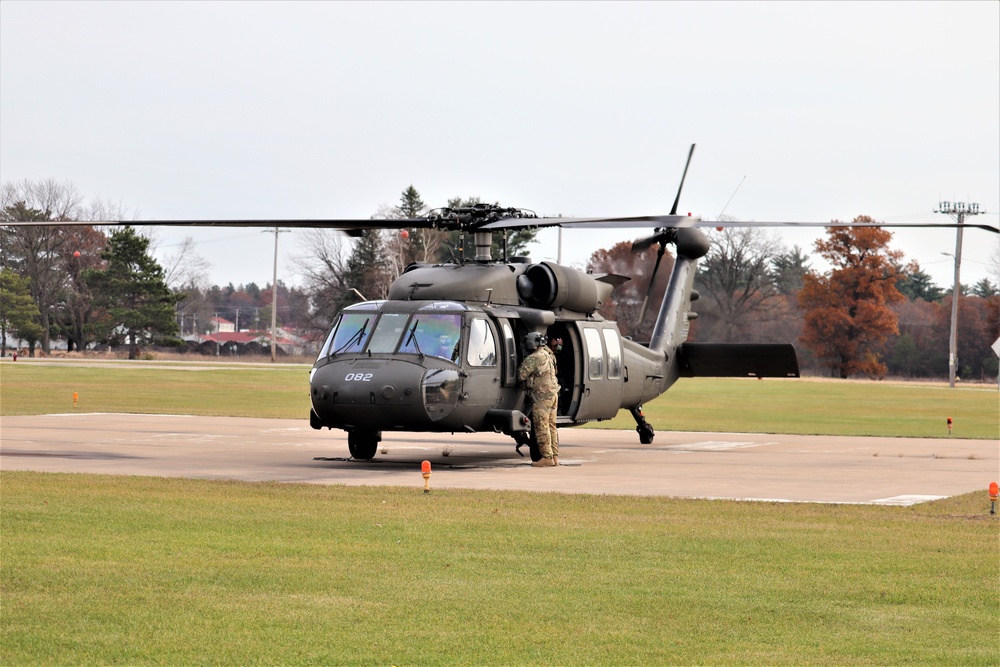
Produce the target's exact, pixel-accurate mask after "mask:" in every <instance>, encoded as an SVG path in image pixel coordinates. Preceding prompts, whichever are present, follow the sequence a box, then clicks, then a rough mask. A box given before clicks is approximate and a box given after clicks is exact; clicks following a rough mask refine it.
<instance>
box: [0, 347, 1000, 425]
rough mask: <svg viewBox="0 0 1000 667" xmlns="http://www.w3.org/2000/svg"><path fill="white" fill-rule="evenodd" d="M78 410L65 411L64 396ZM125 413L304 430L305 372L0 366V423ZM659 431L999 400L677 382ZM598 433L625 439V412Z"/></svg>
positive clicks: (657, 412) (937, 419) (843, 419)
mask: <svg viewBox="0 0 1000 667" xmlns="http://www.w3.org/2000/svg"><path fill="white" fill-rule="evenodd" d="M74 393H76V394H77V397H78V402H77V405H76V407H74V405H73V394H74ZM74 409H75V410H79V411H81V412H132V413H165V414H195V415H217V416H233V417H266V418H289V419H308V416H309V367H308V366H306V365H301V366H291V365H278V366H268V365H245V366H244V365H234V364H226V365H210V364H204V365H194V364H191V365H177V366H164V365H162V364H144V363H141V362H140V363H134V364H104V365H99V366H98V367H85V366H78V365H59V364H54V365H41V364H37V363H31V362H17V363H12V362H9V361H5V362H4V363H2V364H0V415H19V414H45V413H62V412H72V411H73V410H74ZM644 409H645V413H646V417H647V419H648V420H649V421H650V423H652V424H653V426H654V427H655V428H656V429H657V430H661V431H666V430H674V431H721V432H745V433H799V434H807V435H859V436H907V437H932V438H937V437H949V433H948V429H947V419H948V417H951V418H952V420H953V423H954V429H953V434H952V436H951V437H964V438H980V439H988V438H998V437H1000V394H998V392H997V390H996V387H994V386H990V385H969V386H962V387H957V388H955V389H949V388H948V387H947V386H946V385H943V384H935V383H918V382H912V383H909V382H867V381H844V380H817V379H799V380H775V379H768V380H751V379H732V378H695V379H681V380H679V381H678V382H677V383H676V384H675V385H674V386H673V387H672V388H671V389H670V390H669V391H668V392H667V393H665V394H663V395H662V396H661V397H659V398H658V399H656V400H654V401H652V402H650V403H649V404H647V405H646V406H644ZM591 426H593V427H597V428H621V429H634V428H635V421H634V420H633V419H632V417H631V415H629V413H628V411H622V412H620V413H619V416H618V417H617V418H615V419H613V420H609V421H606V422H598V423H594V424H591Z"/></svg>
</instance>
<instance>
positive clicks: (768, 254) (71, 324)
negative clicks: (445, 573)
mask: <svg viewBox="0 0 1000 667" xmlns="http://www.w3.org/2000/svg"><path fill="white" fill-rule="evenodd" d="M477 203H480V200H479V198H478V197H467V198H462V197H455V198H453V199H451V200H450V201H449V202H448V206H449V207H450V208H459V207H464V206H471V205H475V204H477ZM0 204H2V206H0V225H2V223H3V222H4V221H22V220H23V221H51V222H53V223H58V222H61V221H70V220H88V219H91V220H108V219H117V220H123V219H126V218H127V212H124V211H121V210H120V209H118V208H116V207H115V206H113V205H109V204H107V203H102V202H96V203H92V204H89V205H85V204H84V203H83V198H82V197H81V196H80V195H79V194H78V193H77V192H76V190H75V188H73V186H72V185H69V184H59V183H55V182H53V181H44V182H31V181H24V182H21V183H15V184H10V183H8V184H4V186H3V190H2V201H0ZM427 214H428V207H427V206H426V205H425V204H424V202H423V201H422V199H421V197H420V194H419V192H418V191H417V189H416V188H415V187H414V186H413V185H410V186H408V187H407V188H405V189H404V190H403V191H402V193H401V194H400V197H399V201H398V203H397V204H396V205H394V206H382V207H380V208H379V209H377V210H376V212H375V213H374V215H373V216H372V217H373V219H376V220H377V219H400V218H415V217H422V216H425V215H427ZM855 221H856V222H874V220H873V219H872V218H870V217H867V216H859V217H858V218H856V219H855ZM149 236H150V235H149V232H148V231H147V232H146V233H145V234H143V233H140V231H139V230H137V229H136V228H132V227H123V228H116V229H114V230H113V231H111V232H110V234H106V233H105V232H104V231H102V229H100V228H95V227H90V226H58V225H57V224H56V225H53V226H43V227H10V226H0V329H2V331H0V333H2V334H6V333H16V334H17V335H18V336H19V337H20V338H21V339H23V340H25V341H28V342H29V345H30V346H31V347H34V346H35V345H36V344H37V345H38V346H39V347H41V349H42V350H43V351H45V352H46V353H47V352H48V351H49V349H50V345H51V340H52V339H53V338H61V339H64V340H66V341H67V343H68V346H69V349H71V350H72V349H85V348H87V347H89V346H92V345H93V344H95V343H102V344H108V345H127V346H128V348H129V352H130V356H133V355H135V354H137V353H138V350H139V348H140V347H141V346H143V345H178V344H180V342H181V341H180V338H179V337H180V336H182V335H189V334H200V333H205V332H207V331H209V330H211V321H212V319H213V318H216V317H218V318H223V319H226V320H229V321H231V322H233V323H235V324H236V325H237V327H238V329H264V328H266V327H267V326H268V325H269V322H270V318H271V310H272V308H274V307H276V308H277V320H278V323H279V326H282V327H287V328H292V329H297V330H300V331H311V332H315V333H317V334H320V333H322V332H323V331H325V330H326V329H327V328H328V327H329V325H330V323H331V322H332V320H333V318H334V317H335V316H336V314H337V313H338V312H339V311H340V310H341V309H342V308H344V307H345V306H347V305H350V304H352V303H355V302H357V301H360V300H362V299H382V298H386V296H387V295H388V290H389V286H390V284H391V283H392V282H393V280H395V279H396V278H397V277H399V275H401V274H402V272H403V271H404V270H405V269H406V267H407V266H409V265H410V264H412V263H438V262H446V261H456V260H458V259H459V258H466V259H468V258H471V257H473V255H474V249H473V248H472V247H471V246H472V243H471V239H468V240H467V241H466V242H464V243H463V240H462V238H461V237H460V235H459V234H458V233H457V232H446V231H443V230H434V229H409V230H378V229H374V230H367V231H365V232H364V233H362V234H361V235H360V236H359V237H358V238H356V239H355V240H354V241H353V242H349V241H348V240H347V239H346V237H345V236H344V235H343V234H342V233H340V232H336V231H332V230H321V229H317V230H309V231H307V232H306V233H305V234H303V236H302V238H301V240H300V248H299V252H298V253H297V255H296V256H295V258H294V260H293V262H294V264H295V269H296V273H297V274H298V275H299V276H300V278H301V279H302V280H303V282H304V284H303V285H302V286H301V287H289V286H287V285H286V284H285V283H283V282H282V281H278V289H277V293H278V300H277V305H276V306H275V304H273V303H272V295H273V289H272V286H271V285H265V286H263V287H261V286H258V285H256V284H255V283H249V284H246V285H239V286H236V285H233V284H231V283H230V284H228V285H225V286H219V285H209V284H208V282H207V279H206V278H205V276H206V275H207V266H206V263H205V262H204V260H202V259H200V258H199V257H198V256H197V253H196V249H195V248H194V244H193V241H192V240H191V239H190V238H189V239H187V240H186V241H185V243H184V244H182V246H181V247H180V248H179V249H178V250H177V251H176V252H174V253H173V254H172V255H170V256H168V257H167V258H166V259H165V261H164V265H162V266H161V265H160V264H159V263H158V262H156V260H155V259H153V257H152V252H151V249H152V242H151V240H150V238H149ZM534 238H535V231H534V230H524V231H517V232H513V233H511V234H510V237H509V239H508V244H507V253H508V256H516V255H526V254H527V249H528V246H529V245H530V243H531V242H532V241H533V240H534ZM891 239H892V234H891V233H889V232H887V231H885V230H883V229H880V228H877V227H876V228H869V227H850V228H845V227H831V228H828V230H827V233H826V236H825V238H822V239H820V240H819V241H817V242H816V244H815V247H814V251H815V252H816V253H818V254H819V255H820V256H822V257H823V258H824V259H825V260H826V261H827V263H828V264H829V265H830V266H831V267H832V268H831V269H830V270H829V271H826V272H819V271H817V270H815V269H813V268H812V266H811V265H810V256H809V254H808V253H806V252H805V251H803V250H802V249H801V248H799V247H798V246H794V247H792V248H791V249H788V248H786V247H784V246H783V245H782V243H781V242H780V241H779V240H778V238H777V237H776V236H775V235H773V234H770V233H767V232H765V231H763V230H762V229H760V228H752V227H748V228H726V229H724V230H723V231H718V232H712V233H710V242H711V250H710V252H709V254H708V255H707V256H706V257H705V258H704V259H703V260H702V261H701V262H700V264H699V271H698V274H697V278H696V281H695V288H696V290H697V291H698V292H699V294H700V297H701V298H700V299H699V300H698V301H697V302H696V303H695V304H694V309H695V310H696V311H697V312H698V315H699V317H698V319H696V320H694V321H693V322H692V328H691V332H690V337H691V339H693V340H702V341H716V342H736V341H744V342H795V343H796V344H797V347H798V348H799V354H800V359H801V361H802V364H803V366H804V368H806V369H812V370H814V371H816V372H824V373H827V374H830V375H833V376H836V377H852V376H863V377H873V378H881V377H885V376H886V375H887V374H892V375H899V376H904V377H945V376H946V375H947V367H948V363H947V354H948V352H947V350H948V344H947V343H948V335H949V327H948V322H949V319H950V309H951V299H952V294H951V292H950V290H946V289H942V288H940V287H938V286H937V285H934V284H933V281H932V280H931V279H930V277H929V276H928V275H927V274H926V273H925V272H924V271H923V270H922V269H921V268H920V266H919V265H918V264H917V263H916V262H909V263H904V258H903V254H902V253H901V252H899V251H897V250H893V249H892V248H891V247H890V242H891ZM657 250H658V249H657V248H656V247H652V248H648V249H646V250H644V251H642V252H638V253H633V252H632V251H631V242H628V241H623V242H621V243H618V244H616V245H615V246H613V247H611V248H607V249H599V250H597V251H595V252H594V253H593V254H592V255H591V257H590V260H589V261H588V263H587V266H586V269H587V270H588V271H591V272H594V273H617V274H620V275H625V276H628V277H630V278H631V280H630V281H628V282H626V283H625V284H624V285H621V286H620V287H618V288H617V289H616V290H615V292H614V293H613V294H612V298H611V299H609V300H608V302H607V303H605V304H604V305H603V306H602V308H601V314H602V315H603V316H604V317H606V318H608V319H612V320H615V321H617V322H618V325H619V327H620V328H621V330H622V332H623V333H624V334H625V335H628V336H631V337H632V338H634V339H636V340H640V341H641V340H648V337H649V335H650V333H651V329H652V326H653V322H654V320H655V316H656V311H657V309H658V306H659V303H660V301H661V300H662V297H663V293H664V291H665V289H666V285H667V281H668V279H669V275H670V271H671V269H672V265H673V257H672V255H671V253H670V252H669V250H668V251H666V252H665V254H664V256H663V260H662V262H661V265H660V267H659V269H658V271H657V273H656V276H655V278H654V276H653V275H652V274H653V267H654V265H655V262H656V256H657ZM500 253H501V251H500V249H499V248H498V247H494V248H493V256H494V257H495V258H496V257H499V256H500ZM997 254H998V255H1000V251H998V253H997ZM996 264H997V265H998V267H997V268H996V271H997V272H998V273H1000V257H998V258H997V260H996ZM998 279H1000V276H998ZM958 298H959V304H958V306H959V328H958V349H959V357H960V359H959V361H960V364H959V368H960V375H961V377H966V378H974V379H980V378H993V377H996V375H997V358H996V356H995V355H994V354H993V353H992V350H991V349H990V345H991V344H992V342H993V340H994V339H995V338H996V337H997V335H998V334H1000V290H998V287H997V284H995V283H993V282H991V281H989V280H988V279H983V280H981V281H979V282H978V283H976V284H975V285H973V286H971V287H969V288H965V287H964V286H963V287H962V288H961V289H960V294H959V297H958ZM644 300H646V301H648V304H649V307H648V308H647V311H646V314H645V316H644V317H643V318H642V321H639V313H640V310H641V308H642V303H643V301H644ZM3 338H4V341H5V340H6V335H4V336H3Z"/></svg>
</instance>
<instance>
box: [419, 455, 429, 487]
mask: <svg viewBox="0 0 1000 667" xmlns="http://www.w3.org/2000/svg"><path fill="white" fill-rule="evenodd" d="M420 472H421V473H423V475H424V493H430V492H431V489H430V483H431V462H430V461H424V462H423V463H421V464H420Z"/></svg>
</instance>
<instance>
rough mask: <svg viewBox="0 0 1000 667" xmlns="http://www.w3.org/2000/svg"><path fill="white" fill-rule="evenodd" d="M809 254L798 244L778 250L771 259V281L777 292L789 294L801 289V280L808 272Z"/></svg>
mask: <svg viewBox="0 0 1000 667" xmlns="http://www.w3.org/2000/svg"><path fill="white" fill-rule="evenodd" d="M809 268H810V267H809V255H807V254H805V252H803V250H802V248H800V247H799V246H792V249H791V250H789V251H787V252H779V253H778V254H777V255H775V256H774V257H773V258H772V259H771V282H772V284H773V285H774V289H776V290H777V291H778V293H779V294H783V295H785V296H791V295H793V294H796V293H797V292H798V291H799V290H800V289H802V280H803V278H804V277H805V275H806V274H807V273H809Z"/></svg>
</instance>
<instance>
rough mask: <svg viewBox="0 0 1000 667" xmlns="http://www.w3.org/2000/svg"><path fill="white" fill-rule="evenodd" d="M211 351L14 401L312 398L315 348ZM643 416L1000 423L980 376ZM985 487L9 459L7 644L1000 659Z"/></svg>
mask: <svg viewBox="0 0 1000 667" xmlns="http://www.w3.org/2000/svg"><path fill="white" fill-rule="evenodd" d="M195 368H197V369H198V370H187V369H186V368H180V367H162V366H160V365H140V364H109V365H102V366H101V367H99V368H90V367H82V366H48V365H41V364H34V363H24V364H22V363H21V362H18V363H17V364H16V365H15V364H13V363H2V364H0V414H2V415H13V414H40V413H52V412H56V413H58V412H71V411H73V410H74V407H73V403H72V394H73V392H77V393H78V395H79V405H78V406H77V407H76V408H75V409H77V410H80V411H85V412H159V413H181V414H206V415H232V416H258V417H292V418H302V419H305V416H306V414H307V411H308V405H309V403H308V392H307V383H308V367H306V366H302V367H285V366H277V367H269V366H254V367H234V366H231V365H227V366H225V367H216V366H211V365H206V366H197V367H195ZM646 412H647V415H648V416H649V417H650V419H651V421H653V423H654V425H655V426H656V428H657V429H659V430H666V429H676V430H693V431H697V430H713V431H714V430H720V431H749V432H754V431H756V432H761V431H763V432H768V431H770V432H790V433H830V434H845V433H848V434H850V433H854V434H865V435H922V436H931V437H937V436H939V437H946V436H947V430H946V428H945V424H944V420H945V418H946V417H947V416H951V417H953V418H954V420H955V435H956V436H958V437H976V438H996V437H997V435H998V430H1000V427H998V420H1000V416H998V403H997V392H996V391H995V389H992V388H982V387H980V388H962V389H957V390H948V389H947V388H942V387H939V386H934V385H921V384H912V385H911V384H890V383H874V382H835V381H829V382H820V381H809V380H801V381H770V380H768V381H763V382H759V381H750V380H724V379H723V380H682V381H681V382H679V383H678V384H677V385H676V386H675V388H674V389H672V390H671V391H670V392H668V393H667V394H666V395H664V396H663V397H661V398H660V399H658V400H657V401H655V402H653V403H652V404H650V405H648V406H647V409H646ZM608 425H610V426H613V427H618V426H620V427H621V428H629V429H631V428H633V424H632V420H631V418H630V417H627V416H626V417H625V418H624V419H623V418H619V419H618V420H614V421H612V422H607V423H605V424H602V426H608ZM0 454H2V452H0ZM988 509H989V502H988V500H987V498H986V496H985V494H984V493H978V494H970V495H967V496H961V497H957V498H950V499H946V500H942V501H938V502H934V503H926V504H921V505H917V506H914V507H907V508H902V507H877V506H846V505H842V506H831V505H816V504H776V503H760V502H753V503H748V502H747V503H738V502H731V501H706V500H678V499H668V498H635V497H627V498H625V497H614V496H583V495H579V496H575V495H563V494H553V493H521V492H499V491H497V492H492V491H458V490H438V491H435V492H434V493H433V494H430V495H424V494H422V493H416V492H414V491H413V490H410V489H400V488H385V487H367V488H366V487H351V488H347V487H337V486H307V485H292V484H270V483H262V484H246V483H236V482H231V483H226V482H206V481H195V480H183V479H156V478H138V477H104V476H88V475H54V474H41V473H28V472H2V473H0V537H2V539H0V664H3V665H62V664H128V665H147V664H148V665H151V664H168V665H188V664H234V665H245V664H349V665H355V664H364V665H370V664H385V665H389V664H396V665H409V664H470V665H478V664H490V665H520V664H545V665H549V664H560V665H635V664H762V665H801V664H830V665H869V664H871V665H875V664H877V665H904V664H919V665H938V664H947V665H997V664H1000V641H998V639H997V637H998V636H1000V615H998V614H997V608H996V602H997V595H998V589H1000V565H998V549H997V544H998V536H1000V531H998V529H1000V522H998V520H997V518H996V517H990V516H989V515H988Z"/></svg>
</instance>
